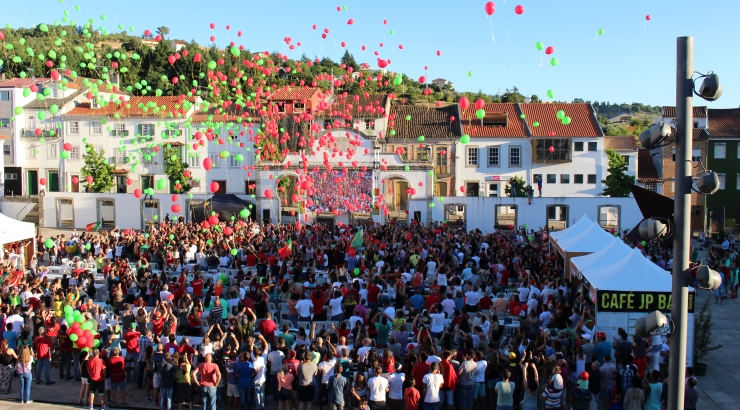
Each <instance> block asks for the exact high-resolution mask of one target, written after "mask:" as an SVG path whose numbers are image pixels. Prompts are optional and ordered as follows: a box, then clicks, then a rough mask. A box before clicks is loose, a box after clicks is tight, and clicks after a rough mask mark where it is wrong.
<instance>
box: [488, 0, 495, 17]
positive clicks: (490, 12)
mask: <svg viewBox="0 0 740 410" xmlns="http://www.w3.org/2000/svg"><path fill="white" fill-rule="evenodd" d="M495 12H496V4H495V3H494V2H492V1H489V2H488V3H486V14H488V15H489V16H493V13H495Z"/></svg>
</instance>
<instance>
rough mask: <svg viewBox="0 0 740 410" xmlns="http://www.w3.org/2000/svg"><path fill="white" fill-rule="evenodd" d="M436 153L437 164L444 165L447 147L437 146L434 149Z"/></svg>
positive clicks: (445, 163)
mask: <svg viewBox="0 0 740 410" xmlns="http://www.w3.org/2000/svg"><path fill="white" fill-rule="evenodd" d="M435 151H436V155H437V160H436V161H437V162H436V164H437V166H446V165H447V152H448V151H447V148H446V147H437V148H436V149H435Z"/></svg>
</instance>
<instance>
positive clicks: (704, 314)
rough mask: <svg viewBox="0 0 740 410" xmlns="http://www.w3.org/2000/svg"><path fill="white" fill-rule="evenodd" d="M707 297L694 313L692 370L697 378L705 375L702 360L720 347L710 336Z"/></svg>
mask: <svg viewBox="0 0 740 410" xmlns="http://www.w3.org/2000/svg"><path fill="white" fill-rule="evenodd" d="M711 299H712V298H711V297H708V298H707V299H706V300H705V301H704V303H703V304H702V305H701V308H699V311H698V312H694V358H695V359H696V360H695V363H694V369H695V371H696V375H697V376H704V375H706V374H707V364H706V363H704V358H705V357H706V356H707V355H708V354H709V353H710V352H711V351H713V350H717V349H719V348H721V347H722V345H719V344H715V343H714V336H713V335H712V326H713V325H714V324H713V323H712V309H711V308H710V305H709V304H710V300H711Z"/></svg>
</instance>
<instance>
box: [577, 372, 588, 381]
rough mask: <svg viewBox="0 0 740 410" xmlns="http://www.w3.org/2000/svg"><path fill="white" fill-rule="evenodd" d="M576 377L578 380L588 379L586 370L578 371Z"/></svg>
mask: <svg viewBox="0 0 740 410" xmlns="http://www.w3.org/2000/svg"><path fill="white" fill-rule="evenodd" d="M578 378H579V379H580V380H588V373H586V372H581V373H580V374H579V375H578Z"/></svg>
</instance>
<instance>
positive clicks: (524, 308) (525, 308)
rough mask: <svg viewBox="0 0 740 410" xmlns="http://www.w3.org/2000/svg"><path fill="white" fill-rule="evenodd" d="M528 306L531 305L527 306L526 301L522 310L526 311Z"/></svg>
mask: <svg viewBox="0 0 740 410" xmlns="http://www.w3.org/2000/svg"><path fill="white" fill-rule="evenodd" d="M528 308H529V306H527V304H526V303H525V304H523V305H522V307H521V310H523V311H525V312H526V311H527V309H528Z"/></svg>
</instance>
